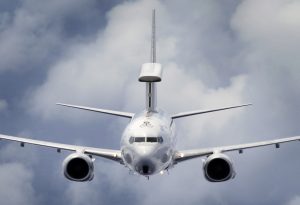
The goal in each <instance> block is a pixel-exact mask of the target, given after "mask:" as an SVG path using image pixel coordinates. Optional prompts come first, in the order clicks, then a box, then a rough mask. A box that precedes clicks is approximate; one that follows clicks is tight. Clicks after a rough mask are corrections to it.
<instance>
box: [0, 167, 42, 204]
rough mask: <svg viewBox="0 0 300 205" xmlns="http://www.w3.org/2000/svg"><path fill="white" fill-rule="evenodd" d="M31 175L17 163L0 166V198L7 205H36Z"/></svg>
mask: <svg viewBox="0 0 300 205" xmlns="http://www.w3.org/2000/svg"><path fill="white" fill-rule="evenodd" d="M32 177H33V174H32V172H31V171H30V170H28V169H27V168H25V167H24V166H23V165H22V164H19V163H6V164H1V166H0V178H1V184H2V185H1V186H0V197H1V201H2V203H5V204H7V205H18V204H38V203H37V202H38V200H37V197H36V195H35V194H36V193H35V190H34V188H33V186H32Z"/></svg>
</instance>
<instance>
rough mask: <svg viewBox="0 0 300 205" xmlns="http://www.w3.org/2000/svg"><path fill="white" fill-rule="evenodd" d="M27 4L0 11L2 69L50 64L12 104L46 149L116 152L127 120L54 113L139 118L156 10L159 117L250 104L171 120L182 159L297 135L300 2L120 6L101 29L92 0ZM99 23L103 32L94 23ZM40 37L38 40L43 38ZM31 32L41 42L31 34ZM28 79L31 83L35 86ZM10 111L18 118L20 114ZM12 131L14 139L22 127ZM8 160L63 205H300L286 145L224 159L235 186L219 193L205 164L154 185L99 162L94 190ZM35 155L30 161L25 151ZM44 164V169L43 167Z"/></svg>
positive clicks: (292, 151)
mask: <svg viewBox="0 0 300 205" xmlns="http://www.w3.org/2000/svg"><path fill="white" fill-rule="evenodd" d="M25 2H26V3H23V4H21V5H20V7H19V8H18V9H16V10H15V11H13V12H8V13H5V12H4V13H1V18H0V19H1V21H0V22H1V23H0V25H1V26H0V28H1V29H2V30H1V34H0V41H1V35H2V36H4V35H6V37H5V38H2V41H3V42H4V41H5V39H6V40H7V44H5V42H4V43H3V46H4V48H9V49H11V50H9V49H8V52H7V55H8V54H9V55H8V57H7V59H4V61H2V63H3V64H2V68H1V70H2V71H4V70H9V69H15V70H17V71H18V72H19V70H18V69H19V68H20V67H22V66H25V65H27V64H30V65H35V67H39V65H41V64H40V63H41V62H42V63H43V62H44V61H46V62H48V63H46V67H47V69H46V70H45V71H44V75H43V76H44V78H42V79H38V80H39V83H38V84H33V83H32V84H29V85H30V86H28V87H26V88H24V90H25V92H26V95H23V96H21V97H19V98H17V100H15V101H18V100H19V101H18V102H19V103H17V104H18V106H20V104H22V105H21V106H23V107H26V108H29V112H28V113H22V114H23V115H22V117H21V119H19V117H14V118H13V119H14V121H19V122H20V123H19V124H21V126H27V129H32V130H31V132H30V133H32V134H34V135H35V136H41V139H43V137H44V138H46V137H47V136H48V137H49V136H50V137H49V138H48V139H55V140H58V141H61V142H64V143H72V142H80V143H81V144H88V143H90V144H91V145H94V146H99V147H103V148H105V147H108V148H109V147H113V146H118V143H119V142H118V141H119V137H120V135H121V133H122V129H123V128H124V125H125V123H126V121H124V122H123V121H122V122H119V121H117V120H116V119H115V118H109V117H107V116H103V117H101V118H96V115H92V114H91V115H89V114H88V113H86V114H83V112H80V111H71V110H67V109H64V108H55V105H54V103H55V102H60V101H62V102H66V103H74V104H82V105H87V106H95V107H103V108H109V109H119V110H124V111H133V112H135V111H140V110H142V109H144V85H143V84H141V83H139V82H138V81H137V78H138V75H139V69H140V65H141V64H142V63H144V62H147V61H148V60H149V50H150V49H149V48H150V42H149V39H150V23H151V22H150V21H151V9H152V8H153V7H155V8H156V9H157V36H158V43H157V46H158V51H157V54H158V61H159V62H161V63H162V64H163V67H164V76H163V81H162V82H161V83H160V84H159V85H158V105H159V106H160V107H161V108H163V109H166V110H167V111H168V112H169V113H171V114H172V113H177V112H181V111H188V110H193V109H207V108H215V107H222V106H227V105H236V104H240V103H248V102H250V103H253V104H254V106H252V107H249V108H244V109H239V110H232V111H225V112H222V113H215V114H208V115H203V116H195V117H191V118H186V119H182V120H178V121H176V123H177V126H178V147H179V148H180V149H181V148H182V149H183V148H184V149H186V148H196V147H197V148H198V147H208V146H219V145H229V144H235V143H246V142H253V141H257V140H266V139H273V138H276V137H277V138H279V137H284V136H292V135H297V134H299V132H300V130H299V126H298V123H297V122H298V121H299V119H298V116H299V115H300V113H299V109H298V105H299V103H300V98H299V94H298V93H299V85H300V84H299V82H300V81H299V79H300V75H299V74H300V72H299V71H298V67H299V66H300V62H299V61H298V57H297V53H298V52H297V49H298V47H299V46H298V44H299V35H297V34H298V30H299V26H298V24H299V19H298V13H297V11H298V2H297V1H279V0H275V1H263V2H262V1H253V0H251V1H250V0H245V1H242V2H236V1H228V2H226V3H223V2H218V1H185V2H183V1H176V0H175V1H173V0H172V1H147V0H143V1H126V2H114V3H115V4H114V5H112V7H111V8H109V9H107V10H106V11H107V13H105V15H104V13H102V14H101V15H100V17H99V18H98V19H96V18H95V19H96V20H95V19H94V20H93V18H92V17H97V15H95V14H94V12H96V13H97V11H98V9H99V7H101V6H102V5H101V6H99V5H98V4H95V1H93V2H94V3H86V2H85V3H83V1H75V2H74V1H72V3H70V2H71V1H69V0H66V1H52V2H47V3H45V2H40V1H39V2H38V1H34V0H30V1H25ZM44 4H45V5H44ZM103 4H104V3H103ZM97 5H98V7H97ZM103 6H104V5H103ZM101 8H102V7H101ZM90 11H91V13H92V14H91V16H90V15H89V12H90ZM12 13H13V14H15V15H12ZM64 15H66V16H68V18H64ZM76 16H80V17H78V18H76ZM67 19H69V20H67ZM70 19H71V20H70ZM74 19H75V20H74ZM98 20H99V21H101V22H104V23H101V25H97V22H98ZM72 22H73V23H72ZM74 22H82V23H81V24H80V25H81V26H82V25H84V23H85V24H88V25H90V24H91V25H92V26H91V27H93V26H94V29H92V28H91V27H89V28H87V29H84V30H83V31H82V32H80V28H78V27H76V26H74ZM90 22H91V23H90ZM75 25H76V24H75ZM96 25H97V26H96ZM40 29H41V30H42V32H41V33H39V32H37V31H39V30H40ZM19 31H22V32H19ZM36 32H37V34H41V35H37V36H36V35H33V34H32V33H34V34H35V33H36ZM21 34H23V35H21ZM68 37H70V38H68ZM48 38H49V39H50V40H48ZM2 41H1V42H2ZM1 44H2V43H1ZM4 48H3V49H4ZM29 48H32V50H31V49H29ZM51 48H54V51H51V50H52V49H51ZM0 50H1V49H0ZM25 51H27V52H28V55H29V56H31V58H32V60H30V58H28V59H29V60H30V62H29V61H27V60H28V59H27V58H26V56H25V57H24V55H23V53H24V52H25ZM50 51H51V52H50ZM2 52H4V50H3V51H2ZM40 52H41V53H40ZM0 53H1V51H0ZM53 53H54V54H53ZM12 54H15V55H12ZM53 56H54V57H53ZM12 62H16V64H14V63H12ZM31 63H33V64H31ZM26 67H27V66H26ZM23 72H25V73H27V71H23ZM3 73H4V74H2V75H5V72H3ZM13 77H15V76H13ZM13 77H11V78H12V79H14V78H13ZM24 80H26V81H28V82H31V81H30V79H29V77H28V79H27V78H26V79H24ZM12 82H14V81H12ZM22 98H23V99H22ZM9 100H10V99H5V101H7V102H10V101H9ZM24 102H25V106H24V105H23V103H24ZM9 106H10V107H9V108H10V109H15V107H14V106H15V105H9ZM32 114H33V115H32ZM97 116H98V115H97ZM106 117H107V118H106ZM23 118H24V119H23ZM104 120H105V121H104ZM24 122H26V123H24ZM72 122H76V123H75V124H72ZM79 125H80V126H79ZM12 126H13V125H12ZM30 126H31V128H28V127H30ZM13 130H14V132H17V133H18V132H19V130H18V128H16V127H15V126H14V128H13ZM52 136H53V137H52ZM116 148H117V147H116ZM13 150H14V149H13V148H9V147H8V148H7V147H4V148H3V151H2V154H1V156H2V157H1V160H3V162H4V163H7V162H11V159H13V158H14V157H15V158H17V159H16V160H17V161H18V162H20V163H21V164H23V165H21V166H24V167H25V169H26V167H27V166H33V167H34V169H35V170H34V172H33V173H32V175H31V176H32V177H31V178H30V177H29V178H26V177H21V178H22V179H24V180H23V181H25V182H24V183H25V184H26V179H28V181H29V184H32V186H33V189H34V190H36V192H38V194H41V192H43V193H51V195H55V196H57V198H56V199H55V200H57V201H55V202H57V203H58V202H60V203H61V202H62V201H63V202H66V201H68V203H71V204H83V203H85V202H88V203H96V202H99V201H100V202H102V203H105V204H108V203H113V202H116V203H118V202H122V203H125V204H150V203H151V204H153V202H154V203H170V200H171V202H172V203H173V204H182V203H189V204H196V203H197V204H220V203H222V204H241V203H243V204H253V203H257V204H283V203H286V202H289V203H295V202H294V201H297V200H298V198H297V196H299V193H298V192H299V191H298V190H299V185H298V183H297V180H294V179H295V178H299V173H298V172H297V170H299V168H300V167H299V165H298V163H295V162H298V159H297V156H298V155H299V151H298V150H299V149H298V144H297V143H291V144H284V145H282V147H281V149H278V150H276V152H275V151H274V147H269V148H262V149H256V150H247V151H245V153H244V154H243V155H239V154H238V153H235V152H234V153H229V156H230V157H231V158H232V159H233V162H234V166H235V168H236V171H237V177H236V179H234V180H232V181H229V182H225V183H217V184H212V183H208V182H207V181H205V179H204V177H203V172H202V163H201V160H200V159H199V160H196V159H195V160H193V161H190V162H186V163H182V164H179V165H176V167H175V168H174V169H171V170H170V171H169V172H170V173H169V175H168V174H166V175H164V176H154V177H151V178H150V181H148V180H146V179H145V178H143V177H138V176H132V175H128V170H126V169H124V167H122V166H120V165H119V164H114V163H110V162H106V161H105V160H102V159H99V160H98V159H97V161H96V164H95V166H96V167H95V170H96V173H95V179H94V181H92V182H89V183H85V184H77V183H72V182H68V181H67V180H63V179H62V178H63V177H62V176H61V174H60V172H59V171H58V170H57V169H60V166H58V165H57V164H59V163H58V162H57V161H59V160H61V159H63V158H64V157H65V155H61V157H60V158H57V157H54V156H52V155H49V156H48V155H47V154H43V152H42V151H40V150H39V152H41V154H40V155H39V159H38V160H37V161H38V162H37V163H36V162H34V163H32V164H31V163H29V164H26V162H24V161H25V159H26V157H24V158H25V159H24V158H22V157H20V156H19V157H18V156H14V155H17V153H18V152H17V151H13ZM9 153H13V154H10V155H9ZM25 155H27V154H25ZM45 155H47V156H45ZM6 156H9V160H7V161H5V158H6ZM28 157H29V158H31V157H32V156H30V153H29V154H28ZM19 158H20V159H19ZM41 158H42V159H43V160H40V159H41ZM33 161H35V160H33ZM39 163H40V164H41V167H39V166H37V165H36V164H39ZM24 164H25V165H26V166H25V165H24ZM59 165H60V164H59ZM43 167H47V169H46V168H43ZM48 167H50V168H51V169H50V168H48ZM52 169H54V170H55V171H54V172H52V171H53V170H52ZM18 170H20V168H18ZM51 170H52V171H51ZM8 171H9V170H8ZM58 175H59V176H58ZM45 176H48V178H50V179H51V180H49V179H48V178H47V177H45ZM49 176H50V177H49ZM35 177H40V178H35ZM37 181H41V182H40V183H37ZM42 182H43V183H42ZM45 184H47V186H49V187H47V186H46V185H45ZM245 185H247V186H245ZM283 187H284V188H283ZM39 190H42V191H40V192H39ZM33 192H34V191H33ZM236 193H239V194H238V195H236ZM32 195H34V194H32ZM29 196H30V195H29ZM154 196H155V197H154ZM183 196H184V197H183ZM48 197H49V196H46V195H45V194H42V198H43V199H42V201H45V202H48V201H50V202H53V200H54V199H52V200H48ZM50 202H48V203H50ZM28 204H30V203H29V202H28Z"/></svg>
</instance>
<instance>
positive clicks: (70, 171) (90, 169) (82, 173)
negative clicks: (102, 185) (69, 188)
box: [63, 153, 94, 182]
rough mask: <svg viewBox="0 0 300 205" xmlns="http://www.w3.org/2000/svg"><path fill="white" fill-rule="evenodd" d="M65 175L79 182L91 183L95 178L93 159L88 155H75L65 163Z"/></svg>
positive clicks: (69, 157) (70, 156)
mask: <svg viewBox="0 0 300 205" xmlns="http://www.w3.org/2000/svg"><path fill="white" fill-rule="evenodd" d="M63 170H64V175H65V177H66V178H67V179H69V180H71V181H77V182H85V181H91V180H92V179H93V178H94V163H93V159H92V158H91V157H89V156H88V155H86V154H82V153H73V154H71V155H69V156H68V157H67V158H66V159H65V160H64V161H63Z"/></svg>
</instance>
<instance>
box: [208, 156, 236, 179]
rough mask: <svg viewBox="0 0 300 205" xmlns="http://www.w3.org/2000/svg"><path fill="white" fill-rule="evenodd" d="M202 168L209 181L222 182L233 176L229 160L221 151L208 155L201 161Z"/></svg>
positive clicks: (233, 172)
mask: <svg viewBox="0 0 300 205" xmlns="http://www.w3.org/2000/svg"><path fill="white" fill-rule="evenodd" d="M203 170H204V176H205V178H206V179H207V180H208V181H210V182H223V181H227V180H229V179H233V178H234V177H235V171H234V169H233V165H232V162H231V160H230V159H229V157H228V156H226V155H225V154H222V153H215V154H212V155H210V156H209V157H208V158H207V159H206V160H205V161H204V163H203Z"/></svg>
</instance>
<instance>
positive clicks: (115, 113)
mask: <svg viewBox="0 0 300 205" xmlns="http://www.w3.org/2000/svg"><path fill="white" fill-rule="evenodd" d="M56 105H61V106H65V107H71V108H76V109H81V110H87V111H92V112H99V113H104V114H109V115H115V116H119V117H126V118H133V116H134V113H129V112H120V111H115V110H104V109H98V108H92V107H85V106H78V105H70V104H63V103H56Z"/></svg>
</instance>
